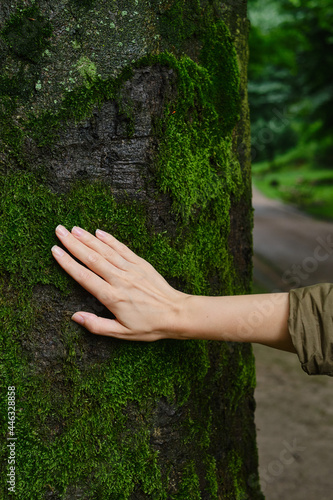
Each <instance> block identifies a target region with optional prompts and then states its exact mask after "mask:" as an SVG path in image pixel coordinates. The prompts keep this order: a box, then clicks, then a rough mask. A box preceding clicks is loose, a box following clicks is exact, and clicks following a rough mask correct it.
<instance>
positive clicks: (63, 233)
mask: <svg viewBox="0 0 333 500" xmlns="http://www.w3.org/2000/svg"><path fill="white" fill-rule="evenodd" d="M56 233H58V234H60V236H67V235H68V234H69V231H67V229H66V228H65V227H64V226H60V225H59V226H57V227H56Z"/></svg>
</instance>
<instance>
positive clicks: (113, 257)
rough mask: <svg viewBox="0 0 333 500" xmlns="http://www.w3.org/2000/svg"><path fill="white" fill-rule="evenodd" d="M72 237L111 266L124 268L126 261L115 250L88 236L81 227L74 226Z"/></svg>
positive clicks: (90, 235)
mask: <svg viewBox="0 0 333 500" xmlns="http://www.w3.org/2000/svg"><path fill="white" fill-rule="evenodd" d="M72 235H74V236H75V238H76V239H78V240H79V241H81V242H82V243H84V244H85V245H86V246H87V247H89V248H91V249H92V250H94V251H95V252H97V253H98V254H99V255H101V256H102V257H104V259H105V260H107V261H108V262H110V263H111V264H112V265H114V266H116V267H118V268H119V269H125V268H126V264H127V262H128V261H127V260H126V259H125V258H124V257H122V256H121V255H120V254H119V253H118V252H117V250H115V249H114V248H111V247H110V246H109V245H107V243H104V242H103V241H100V240H99V239H98V238H95V236H93V235H92V234H90V233H89V232H88V231H85V230H84V229H82V228H81V227H77V226H74V227H73V229H72Z"/></svg>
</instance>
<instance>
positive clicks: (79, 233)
mask: <svg viewBox="0 0 333 500" xmlns="http://www.w3.org/2000/svg"><path fill="white" fill-rule="evenodd" d="M72 234H74V235H75V236H82V235H83V229H81V228H80V227H77V226H74V227H73V229H72Z"/></svg>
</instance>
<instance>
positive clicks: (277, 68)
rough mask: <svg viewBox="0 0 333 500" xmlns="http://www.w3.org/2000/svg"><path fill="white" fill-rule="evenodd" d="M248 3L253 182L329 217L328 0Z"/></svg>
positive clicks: (331, 25) (331, 17)
mask: <svg viewBox="0 0 333 500" xmlns="http://www.w3.org/2000/svg"><path fill="white" fill-rule="evenodd" d="M248 4H249V18H250V21H251V31H250V65H249V100H250V109H251V123H252V161H253V178H254V184H255V185H256V186H257V187H258V188H259V189H261V190H262V191H263V192H264V193H265V194H266V195H268V196H270V197H274V198H280V199H282V200H283V201H286V202H289V203H293V204H296V205H297V206H298V207H299V208H301V209H302V210H305V211H306V212H308V213H310V214H312V215H314V216H317V217H320V218H327V219H333V134H332V132H333V113H332V111H333V2H332V0H320V1H312V0H302V1H301V0H249V2H248Z"/></svg>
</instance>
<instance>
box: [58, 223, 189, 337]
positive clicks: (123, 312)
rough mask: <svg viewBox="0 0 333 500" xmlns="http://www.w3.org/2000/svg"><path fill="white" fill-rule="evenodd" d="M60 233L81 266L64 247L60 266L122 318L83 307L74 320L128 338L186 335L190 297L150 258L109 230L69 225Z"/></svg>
mask: <svg viewBox="0 0 333 500" xmlns="http://www.w3.org/2000/svg"><path fill="white" fill-rule="evenodd" d="M56 235H57V236H58V238H59V240H60V241H61V243H62V244H63V245H64V246H65V247H66V248H67V249H68V250H69V252H70V253H71V254H72V255H74V256H75V257H76V258H77V259H79V260H80V261H81V262H82V263H83V264H85V265H86V266H87V267H88V268H89V269H87V267H84V266H82V265H80V264H79V263H78V262H76V261H75V260H74V259H73V258H72V257H71V256H70V255H68V254H67V253H66V252H64V251H63V250H62V249H61V248H59V247H58V246H54V247H52V254H53V256H54V257H55V259H56V260H57V262H58V263H59V264H60V266H61V267H62V268H63V269H64V270H65V271H66V272H67V273H68V274H69V275H70V276H71V277H72V278H74V279H75V280H76V281H77V282H78V283H79V284H80V285H81V286H83V287H84V288H85V289H86V290H87V291H88V292H90V293H91V294H92V295H94V296H95V297H96V298H97V299H98V300H99V301H100V302H101V303H102V304H104V305H105V306H106V307H107V308H108V309H109V310H110V311H111V312H112V313H113V314H114V315H115V317H116V319H107V318H101V317H99V316H96V314H92V313H88V312H84V311H78V312H76V313H75V314H74V315H73V316H72V319H73V320H74V321H76V322H77V323H79V324H81V325H83V326H84V327H85V328H87V330H89V331H90V332H92V333H96V334H98V335H107V336H110V337H116V338H119V339H126V340H143V341H154V340H159V339H162V338H181V328H180V323H181V317H182V309H183V308H182V304H183V303H184V301H186V299H187V297H189V296H188V295H186V294H185V293H182V292H179V291H177V290H175V289H174V288H172V287H171V286H170V285H169V284H168V283H167V281H166V280H165V279H164V278H163V277H162V276H161V275H160V274H159V273H158V272H157V271H156V270H155V269H154V267H153V266H152V265H151V264H149V263H148V262H147V261H145V260H144V259H142V258H141V257H139V256H138V255H136V254H135V253H134V252H132V251H131V250H130V249H129V248H128V247H127V246H126V245H124V244H123V243H120V242H119V241H118V240H117V239H116V238H114V237H113V236H111V235H110V234H108V233H105V232H104V231H100V230H97V231H96V237H95V236H93V235H92V234H90V233H89V232H87V231H85V230H84V229H81V228H79V227H74V228H73V229H72V232H69V231H67V229H66V228H64V227H63V226H58V227H57V228H56Z"/></svg>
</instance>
